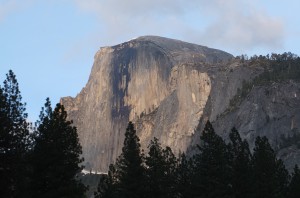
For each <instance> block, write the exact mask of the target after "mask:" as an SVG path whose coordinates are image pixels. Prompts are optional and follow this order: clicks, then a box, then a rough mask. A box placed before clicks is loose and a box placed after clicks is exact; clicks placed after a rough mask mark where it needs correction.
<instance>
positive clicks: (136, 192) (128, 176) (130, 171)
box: [115, 122, 145, 198]
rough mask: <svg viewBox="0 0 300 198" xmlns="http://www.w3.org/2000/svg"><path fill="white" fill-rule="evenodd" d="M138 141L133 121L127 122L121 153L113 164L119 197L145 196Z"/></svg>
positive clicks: (143, 170) (135, 197) (133, 197)
mask: <svg viewBox="0 0 300 198" xmlns="http://www.w3.org/2000/svg"><path fill="white" fill-rule="evenodd" d="M139 141H140V140H139V138H138V136H137V135H136V131H135V129H134V125H133V123H132V122H129V124H128V126H127V129H126V133H125V140H124V146H123V148H122V154H121V155H120V156H119V158H118V159H117V162H116V164H115V168H116V174H117V178H116V180H117V181H116V185H117V192H118V196H119V197H124V198H142V197H145V194H144V190H145V168H144V166H143V157H142V154H141V149H140V147H141V145H140V143H139Z"/></svg>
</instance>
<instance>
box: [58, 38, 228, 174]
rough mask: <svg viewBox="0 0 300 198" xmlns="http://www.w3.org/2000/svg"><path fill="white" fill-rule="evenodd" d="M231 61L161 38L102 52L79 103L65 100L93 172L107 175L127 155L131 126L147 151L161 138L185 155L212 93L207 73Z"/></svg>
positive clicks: (212, 51) (77, 99)
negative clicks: (111, 165)
mask: <svg viewBox="0 0 300 198" xmlns="http://www.w3.org/2000/svg"><path fill="white" fill-rule="evenodd" d="M231 58H232V55H230V54H228V53H226V52H223V51H220V50H215V49H210V48H207V47H203V46H199V45H195V44H190V43H186V42H182V41H178V40H172V39H167V38H161V37H155V36H146V37H140V38H137V39H135V40H131V41H129V42H126V43H122V44H120V45H116V46H113V47H104V48H101V49H100V50H99V51H98V52H97V53H96V55H95V61H94V65H93V68H92V71H91V75H90V78H89V80H88V83H87V85H86V86H85V87H84V88H83V89H82V90H81V92H80V93H79V94H78V95H77V96H76V97H75V98H72V97H65V98H62V99H61V103H62V104H63V105H64V106H65V107H66V110H67V112H68V116H69V118H70V119H72V120H73V121H74V124H75V125H76V126H77V128H78V131H79V138H80V141H81V144H82V147H83V152H84V153H83V155H84V157H85V161H86V162H87V165H86V166H87V168H92V169H96V170H99V171H105V170H107V168H108V164H109V163H112V162H113V161H114V160H115V159H116V157H117V156H118V155H119V154H120V152H121V148H122V144H123V140H124V133H125V129H126V126H127V123H128V121H129V120H132V121H134V122H135V123H136V127H137V129H138V130H137V131H138V132H139V134H138V135H139V136H140V139H141V143H142V146H143V148H145V149H146V147H147V145H148V143H149V141H150V140H151V139H152V138H153V137H154V136H155V137H157V138H159V139H160V140H161V143H162V145H163V146H166V145H168V146H171V147H172V149H174V151H175V152H176V153H178V152H179V151H185V150H186V148H187V147H188V146H189V144H190V142H191V137H192V134H193V132H194V129H195V127H196V126H197V124H198V120H199V118H200V117H201V116H202V114H203V110H204V108H205V105H206V102H207V99H208V97H209V95H210V92H211V88H212V82H211V78H210V77H209V75H208V73H207V72H206V71H205V70H206V69H205V68H206V67H210V66H211V65H213V64H216V65H217V64H219V63H220V62H222V61H227V60H229V59H231ZM197 64H201V66H199V67H198V66H197ZM205 64H208V65H209V66H206V65H205ZM207 69H209V68H207Z"/></svg>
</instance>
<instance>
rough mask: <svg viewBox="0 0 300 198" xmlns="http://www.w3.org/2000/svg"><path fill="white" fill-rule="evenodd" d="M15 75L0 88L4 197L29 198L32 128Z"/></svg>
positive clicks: (0, 162) (0, 173) (1, 191)
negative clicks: (29, 146) (29, 153)
mask: <svg viewBox="0 0 300 198" xmlns="http://www.w3.org/2000/svg"><path fill="white" fill-rule="evenodd" d="M26 118H27V114H26V113H25V104H23V103H22V97H21V94H20V90H19V85H18V82H17V79H16V76H15V74H14V73H13V72H12V71H11V70H10V71H9V73H8V74H7V75H6V80H5V81H4V86H3V87H0V186H1V187H0V195H1V196H3V197H7V198H9V197H25V195H23V194H24V191H25V190H26V188H27V184H28V169H29V166H28V164H27V161H26V158H27V153H28V152H27V151H28V144H29V124H28V123H27V122H26Z"/></svg>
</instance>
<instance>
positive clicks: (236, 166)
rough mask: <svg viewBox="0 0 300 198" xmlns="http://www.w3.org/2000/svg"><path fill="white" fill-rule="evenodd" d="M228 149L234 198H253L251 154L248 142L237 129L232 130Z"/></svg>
mask: <svg viewBox="0 0 300 198" xmlns="http://www.w3.org/2000/svg"><path fill="white" fill-rule="evenodd" d="M229 138H230V143H229V144H228V149H229V152H230V158H229V159H230V166H231V167H232V189H233V194H234V197H236V198H240V197H243V198H247V197H252V190H253V189H252V185H253V184H252V167H251V152H250V149H249V145H248V142H247V141H246V140H242V138H241V137H240V134H239V132H238V131H237V130H236V128H232V130H231V132H230V134H229Z"/></svg>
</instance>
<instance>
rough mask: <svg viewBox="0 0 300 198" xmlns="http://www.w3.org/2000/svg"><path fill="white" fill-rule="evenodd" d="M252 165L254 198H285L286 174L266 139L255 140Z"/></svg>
mask: <svg viewBox="0 0 300 198" xmlns="http://www.w3.org/2000/svg"><path fill="white" fill-rule="evenodd" d="M252 163H253V173H254V174H253V175H254V181H253V184H254V189H255V191H254V192H255V194H254V197H264V198H268V197H270V198H277V197H285V191H286V190H285V189H286V186H287V181H288V173H287V171H286V169H285V167H284V165H283V163H282V161H281V160H277V159H276V155H275V152H274V150H273V149H272V147H271V145H270V143H269V141H268V139H267V138H266V137H262V138H261V137H257V138H256V140H255V148H254V153H253V162H252Z"/></svg>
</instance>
